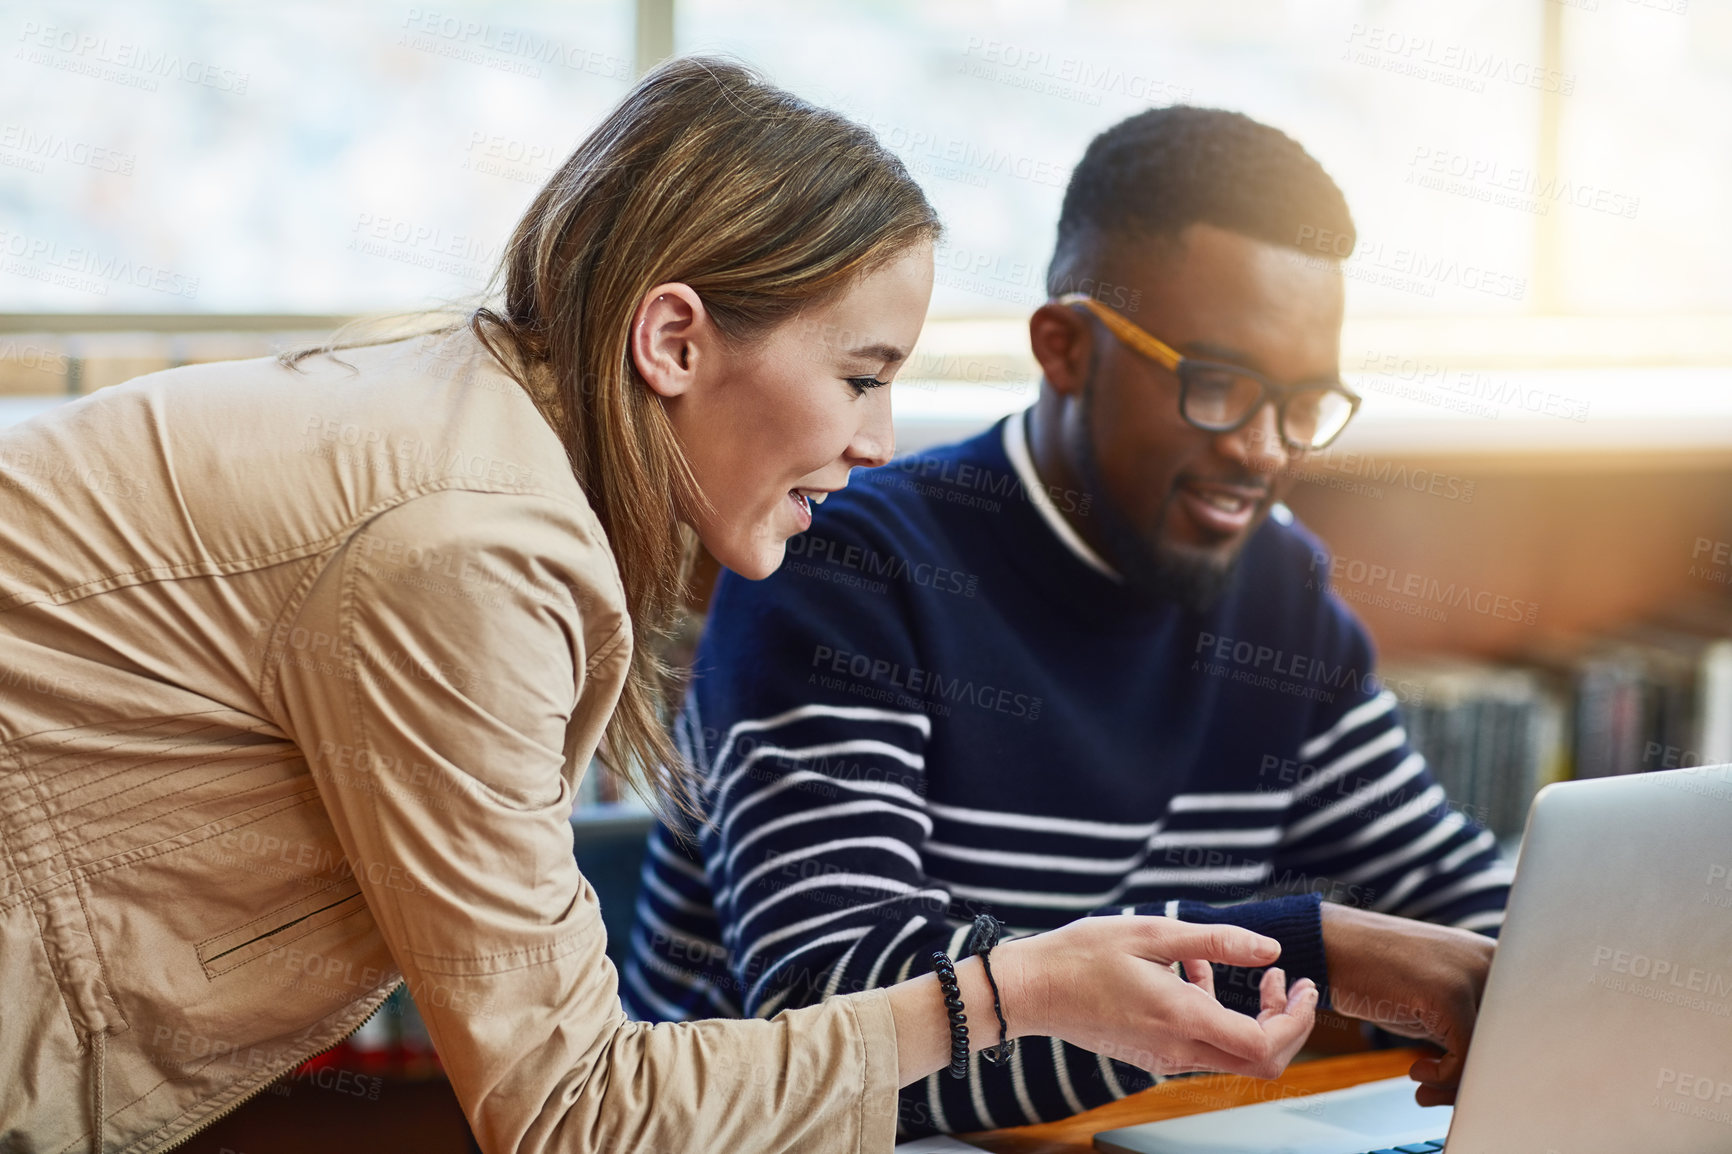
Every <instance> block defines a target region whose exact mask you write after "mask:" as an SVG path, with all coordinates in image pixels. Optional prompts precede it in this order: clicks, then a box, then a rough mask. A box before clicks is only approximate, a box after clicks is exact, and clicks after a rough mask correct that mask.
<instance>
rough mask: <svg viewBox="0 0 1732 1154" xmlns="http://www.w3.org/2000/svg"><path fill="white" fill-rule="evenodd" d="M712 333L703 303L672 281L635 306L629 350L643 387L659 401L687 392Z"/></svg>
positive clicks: (708, 345)
mask: <svg viewBox="0 0 1732 1154" xmlns="http://www.w3.org/2000/svg"><path fill="white" fill-rule="evenodd" d="M714 334H715V327H714V326H713V325H712V324H710V317H709V313H708V312H706V311H705V309H704V302H703V300H702V299H701V298H699V296H698V294H697V293H696V292H695V291H694V290H693V289H692V286H690V285H688V284H681V283H679V282H678V281H674V282H670V283H668V284H659V285H657V286H656V287H654V288H652V289H650V290H649V292H647V293H645V294H644V295H643V299H642V300H641V301H639V302H638V306H637V311H636V312H635V313H633V314H632V319H631V339H630V341H629V343H628V345H627V347H628V348H629V349H630V350H631V359H632V364H634V365H635V366H636V367H637V371H638V375H639V376H641V377H642V378H643V379H644V382H645V383H646V384H648V385H649V387H650V388H651V389H653V390H654V391H655V392H656V393H657V394H659V395H660V396H663V397H677V396H679V395H681V394H682V393H684V392H685V391H686V390H687V389H689V388H691V385H692V381H693V379H694V377H695V375H696V373H697V370H698V366H699V363H700V362H701V361H702V360H703V359H704V356H705V354H706V353H707V352H708V351H709V348H710V345H711V341H712V338H713V336H714Z"/></svg>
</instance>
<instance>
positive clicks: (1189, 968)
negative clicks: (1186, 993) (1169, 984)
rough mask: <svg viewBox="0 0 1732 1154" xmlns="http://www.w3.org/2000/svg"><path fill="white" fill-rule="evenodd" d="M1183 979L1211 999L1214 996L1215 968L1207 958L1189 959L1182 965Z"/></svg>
mask: <svg viewBox="0 0 1732 1154" xmlns="http://www.w3.org/2000/svg"><path fill="white" fill-rule="evenodd" d="M1183 964H1184V967H1185V979H1186V980H1187V981H1189V982H1190V983H1191V984H1192V985H1193V986H1195V987H1197V988H1198V989H1199V990H1201V991H1203V993H1205V994H1207V995H1209V996H1210V997H1211V998H1212V997H1214V996H1215V967H1214V966H1211V965H1210V964H1209V961H1208V959H1207V958H1190V959H1187V960H1186V961H1185V962H1184V963H1183Z"/></svg>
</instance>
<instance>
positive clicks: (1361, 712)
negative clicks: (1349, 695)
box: [1299, 689, 1395, 761]
mask: <svg viewBox="0 0 1732 1154" xmlns="http://www.w3.org/2000/svg"><path fill="white" fill-rule="evenodd" d="M1394 708H1395V694H1393V693H1391V692H1389V690H1387V689H1385V690H1384V691H1383V692H1381V693H1379V694H1378V695H1377V696H1376V697H1373V698H1372V699H1371V700H1370V701H1367V702H1366V703H1365V704H1364V705H1356V706H1354V707H1353V708H1352V709H1349V710H1348V711H1347V712H1346V713H1344V714H1342V715H1341V720H1339V721H1337V722H1336V723H1335V724H1334V725H1332V726H1330V727H1329V728H1328V729H1327V730H1325V731H1324V732H1322V733H1320V734H1318V735H1317V736H1316V737H1313V738H1312V739H1311V740H1309V741H1307V742H1305V743H1304V744H1303V745H1301V746H1300V747H1299V760H1300V761H1314V760H1315V759H1317V758H1319V757H1321V756H1323V755H1324V754H1325V753H1328V752H1329V749H1330V747H1331V746H1333V745H1334V744H1335V743H1336V742H1338V741H1340V740H1341V739H1342V738H1343V737H1345V736H1346V735H1347V734H1349V733H1352V732H1353V731H1354V730H1355V729H1358V728H1359V727H1360V726H1362V725H1365V724H1367V723H1368V722H1371V721H1374V720H1376V719H1377V718H1379V717H1382V716H1383V715H1384V714H1385V713H1388V712H1389V711H1390V710H1392V709H1394Z"/></svg>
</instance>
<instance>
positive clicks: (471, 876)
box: [0, 334, 897, 1154]
mask: <svg viewBox="0 0 1732 1154" xmlns="http://www.w3.org/2000/svg"><path fill="white" fill-rule="evenodd" d="M342 358H343V360H344V361H346V362H348V364H349V365H352V366H353V369H352V370H351V369H350V368H346V367H344V366H343V365H339V364H337V363H334V362H333V361H331V360H330V359H327V358H323V357H320V358H315V359H313V360H311V361H308V362H306V363H305V365H304V369H305V371H304V372H301V373H296V372H291V371H288V370H285V369H282V368H279V367H278V366H277V365H276V364H275V363H274V362H272V361H269V360H257V361H244V362H235V363H227V364H217V365H205V366H195V367H187V368H180V369H174V370H171V371H169V372H165V373H157V374H154V375H152V376H147V377H143V378H140V379H138V380H136V381H132V382H130V383H128V384H125V385H121V386H117V387H115V388H111V389H105V390H103V391H101V392H100V393H97V394H96V395H94V396H92V397H88V398H86V399H83V400H80V401H77V402H74V403H72V404H68V405H66V406H64V407H63V408H60V409H57V410H55V411H53V412H50V413H48V414H46V415H44V416H42V417H39V418H37V419H35V420H33V421H31V422H29V423H27V424H25V425H21V426H18V427H16V428H13V429H10V430H6V431H4V432H0V539H3V543H4V547H3V550H0V850H3V854H0V1150H14V1149H16V1150H29V1151H65V1150H72V1149H85V1148H89V1149H109V1150H126V1151H144V1150H155V1149H160V1148H162V1147H164V1146H168V1145H171V1144H173V1143H174V1142H176V1141H177V1140H180V1139H183V1138H185V1137H186V1136H187V1135H188V1134H189V1133H191V1132H192V1131H193V1130H195V1129H197V1128H198V1127H200V1126H202V1125H205V1124H208V1123H209V1122H211V1121H213V1120H214V1119H216V1118H217V1117H219V1116H220V1115H222V1114H223V1113H224V1112H226V1111H228V1110H230V1109H232V1108H233V1107H235V1106H236V1105H237V1104H239V1103H240V1102H241V1101H243V1100H244V1099H245V1098H247V1097H248V1096H249V1095H251V1094H253V1093H255V1092H257V1091H258V1090H260V1089H261V1088H262V1087H264V1086H265V1085H266V1084H267V1083H269V1082H270V1081H272V1080H273V1079H275V1078H277V1077H279V1076H280V1075H282V1074H283V1073H285V1072H286V1071H288V1070H291V1069H292V1068H294V1067H295V1066H296V1065H297V1064H298V1063H300V1062H301V1061H303V1060H304V1059H306V1058H307V1057H309V1056H311V1055H313V1054H317V1053H319V1052H320V1051H322V1050H325V1049H327V1048H329V1047H330V1046H332V1045H334V1044H336V1043H337V1042H339V1041H341V1040H342V1039H343V1038H344V1037H346V1036H347V1035H348V1034H349V1033H351V1032H352V1031H353V1030H355V1029H356V1028H357V1027H358V1026H359V1025H360V1024H361V1022H362V1021H363V1020H364V1019H365V1018H366V1017H367V1016H368V1015H369V1014H370V1013H372V1012H373V1010H374V1009H375V1008H376V1007H377V1006H378V1005H379V1003H380V1002H381V1001H382V1000H383V999H384V998H385V996H386V995H387V994H388V993H389V992H390V990H391V989H392V988H393V987H395V986H396V985H397V983H398V982H399V980H406V981H407V982H408V985H409V989H410V992H411V993H412V994H413V996H414V998H415V1002H416V1004H417V1005H418V1006H419V1007H420V1009H421V1011H422V1013H423V1014H424V1015H425V1017H426V1019H427V1024H428V1027H429V1029H430V1031H431V1033H432V1036H433V1041H434V1044H435V1045H436V1046H437V1047H438V1051H439V1056H440V1058H441V1059H442V1060H443V1062H444V1064H445V1068H446V1070H447V1072H448V1074H449V1076H450V1078H451V1081H452V1084H453V1085H454V1086H455V1088H456V1091H457V1096H458V1098H459V1099H460V1100H461V1102H462V1104H463V1108H464V1110H465V1111H466V1112H467V1114H468V1116H469V1118H470V1121H471V1123H472V1124H473V1126H474V1128H475V1132H476V1135H477V1136H478V1137H479V1138H480V1140H481V1144H482V1146H483V1148H484V1149H486V1150H488V1151H506V1150H513V1151H542V1150H547V1151H554V1150H561V1151H564V1150H571V1151H578V1150H594V1151H609V1152H625V1151H656V1152H658V1154H698V1152H700V1151H706V1150H713V1151H727V1152H729V1154H735V1152H741V1151H775V1150H790V1151H792V1150H799V1151H807V1152H822V1151H855V1150H876V1149H887V1148H888V1147H889V1146H890V1145H891V1142H892V1138H893V1134H894V1131H895V1103H896V1074H897V1059H896V1046H895V1041H896V1039H895V1031H894V1027H893V1024H892V1019H891V1014H890V1006H889V1002H888V997H887V995H886V993H885V992H884V991H882V990H878V991H871V992H868V993H865V994H858V995H853V996H849V997H838V998H833V999H831V1000H830V1001H828V1002H826V1003H824V1004H823V1005H820V1006H814V1007H810V1008H807V1009H801V1010H794V1011H791V1012H788V1013H785V1014H782V1015H780V1016H778V1017H777V1018H775V1019H773V1020H770V1021H745V1022H738V1021H729V1022H700V1023H688V1024H683V1025H658V1026H654V1027H651V1026H647V1025H642V1024H639V1023H634V1022H630V1021H628V1020H626V1018H625V1017H624V1015H623V1014H622V1012H621V1010H620V1008H619V1004H618V1001H617V999H616V979H615V974H614V970H613V967H612V966H611V965H610V964H609V963H608V961H607V959H606V957H605V955H604V953H603V946H604V936H605V935H604V931H603V928H602V922H601V918H600V915H599V912H598V907H597V905H596V899H595V895H594V892H593V891H592V890H591V889H590V888H589V886H588V885H587V884H586V883H585V882H584V880H583V878H582V877H581V876H580V875H579V873H578V871H577V868H576V866H575V864H574V863H573V860H572V852H571V831H570V827H569V825H568V824H567V817H568V815H569V813H570V810H571V805H572V798H573V796H574V791H575V788H576V785H577V781H578V778H579V776H580V774H581V773H582V771H583V768H584V767H585V766H586V765H587V764H588V761H589V757H590V755H591V752H592V751H593V750H594V748H595V745H596V742H597V740H598V739H599V737H600V734H601V732H602V728H603V726H604V724H605V723H606V720H607V717H608V715H609V713H610V711H611V710H612V708H613V706H614V702H615V700H616V698H617V696H618V693H619V689H620V685H621V681H622V678H623V677H624V673H625V668H626V661H627V656H628V654H629V653H630V647H631V633H630V623H629V621H628V619H627V617H626V615H625V612H624V608H623V606H624V598H623V594H622V591H621V588H620V583H619V577H618V572H617V569H616V567H615V565H614V561H613V556H612V553H611V552H610V550H609V547H608V542H607V540H606V538H605V537H604V536H603V534H602V531H601V528H600V526H599V524H598V523H597V521H596V518H595V515H594V514H593V512H592V511H591V509H590V507H589V505H588V503H587V501H586V500H585V498H584V495H583V492H582V490H581V489H580V488H579V487H578V485H577V483H576V481H575V479H574V478H573V476H572V474H571V471H570V468H569V467H568V466H567V464H566V460H565V456H564V453H563V450H562V447H561V445H560V443H559V441H558V439H557V438H556V437H555V436H554V434H553V432H552V431H551V429H550V428H549V427H548V425H547V423H546V422H545V421H544V420H543V419H542V417H541V416H540V414H539V413H538V411H537V409H536V407H535V405H534V404H533V403H532V402H531V401H530V399H529V397H528V396H527V395H526V394H525V393H524V392H523V391H522V390H521V389H520V388H519V387H518V386H517V385H516V384H515V383H514V382H513V381H512V380H511V379H510V378H509V377H507V376H506V375H505V374H504V373H502V372H501V371H500V370H499V368H498V367H497V366H496V365H494V364H493V363H492V361H491V360H490V359H488V358H486V357H485V356H484V355H481V354H479V353H478V346H477V345H476V343H475V341H474V340H473V338H471V337H470V336H468V335H467V334H461V335H458V336H455V337H450V338H443V339H431V338H429V339H422V340H413V341H406V342H400V343H397V344H393V345H386V346H381V347H376V348H369V349H360V350H355V351H352V352H347V353H344V354H342ZM93 1128H94V1129H95V1130H96V1131H97V1135H98V1136H99V1137H97V1138H93V1135H92V1130H93Z"/></svg>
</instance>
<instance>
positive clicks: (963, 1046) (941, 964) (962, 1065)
mask: <svg viewBox="0 0 1732 1154" xmlns="http://www.w3.org/2000/svg"><path fill="white" fill-rule="evenodd" d="M932 972H933V973H935V974H937V975H938V988H939V989H940V990H942V991H943V992H944V1008H945V1010H946V1011H948V1012H949V1014H950V1076H951V1077H952V1078H966V1077H968V1015H967V1014H964V1013H963V1012H962V987H960V986H958V985H957V984H956V963H954V962H952V961H951V960H950V955H948V954H946V953H945V952H944V951H943V950H933V951H932Z"/></svg>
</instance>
